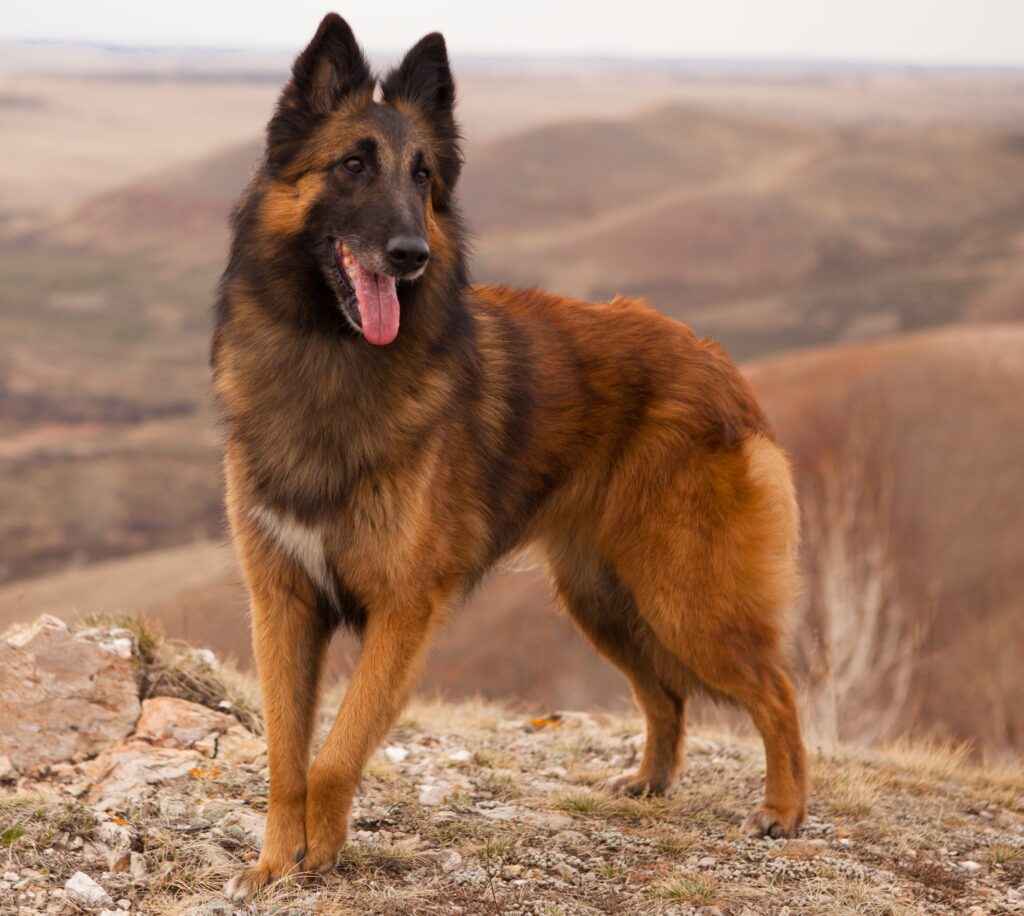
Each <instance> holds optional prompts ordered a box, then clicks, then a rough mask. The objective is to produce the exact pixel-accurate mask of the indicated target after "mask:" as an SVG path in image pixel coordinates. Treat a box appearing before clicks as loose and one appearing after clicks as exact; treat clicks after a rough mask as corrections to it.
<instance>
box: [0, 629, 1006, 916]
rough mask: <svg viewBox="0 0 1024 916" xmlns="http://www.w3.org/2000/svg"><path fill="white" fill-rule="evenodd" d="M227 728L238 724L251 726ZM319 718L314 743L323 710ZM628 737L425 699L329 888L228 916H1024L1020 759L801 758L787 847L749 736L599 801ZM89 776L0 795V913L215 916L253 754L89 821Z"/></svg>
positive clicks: (191, 674) (692, 744)
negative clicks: (798, 804)
mask: <svg viewBox="0 0 1024 916" xmlns="http://www.w3.org/2000/svg"><path fill="white" fill-rule="evenodd" d="M138 635H139V639H140V645H141V648H142V658H143V667H144V669H145V670H144V680H145V682H146V683H147V684H149V685H150V689H154V690H158V689H159V685H160V684H173V685H175V693H176V695H180V696H183V697H185V698H188V699H191V700H193V701H197V702H203V703H206V704H208V705H210V706H213V707H217V706H218V704H220V703H221V702H222V701H223V700H225V699H229V700H230V702H232V703H233V704H235V708H236V709H239V708H241V709H250V707H247V706H246V703H248V699H247V697H248V695H249V694H248V688H247V687H246V685H245V683H244V681H243V680H241V679H240V678H239V676H238V675H236V674H230V673H229V674H228V676H227V680H226V681H225V679H224V675H223V673H217V671H216V670H215V669H214V668H213V667H211V666H210V664H209V661H210V660H209V659H208V658H207V657H205V656H203V655H202V654H201V653H199V654H198V655H197V653H196V652H194V651H192V650H189V649H187V647H183V646H170V645H168V644H166V643H163V642H161V641H160V640H159V639H156V638H154V637H153V635H152V634H151V633H150V632H149V631H147V630H145V629H141V630H138ZM219 670H220V671H221V672H223V669H219ZM329 706H330V703H328V707H329ZM246 721H248V722H249V723H250V724H254V723H253V720H252V719H251V713H246ZM321 722H322V725H323V727H324V728H326V726H327V724H328V722H329V709H325V710H324V713H323V715H322V717H321ZM641 740H642V736H641V733H640V724H639V723H638V722H637V721H636V720H634V719H629V718H622V717H612V716H597V717H592V716H589V715H585V714H582V713H564V714H562V715H560V716H558V715H553V716H546V717H543V718H539V719H531V718H529V717H527V716H522V715H516V714H513V713H511V712H509V711H508V710H507V709H505V708H502V707H499V706H494V705H490V704H486V703H482V702H474V703H463V704H444V703H439V702H423V701H420V702H418V703H416V704H414V705H413V706H412V707H411V708H410V710H409V711H408V712H407V714H406V715H405V716H404V717H403V719H402V720H401V722H400V723H399V725H398V726H397V727H396V728H395V730H394V731H393V732H392V734H391V735H390V737H389V738H388V740H387V742H386V743H385V747H384V749H383V750H382V752H381V753H379V754H378V755H377V756H376V757H375V758H374V759H373V761H372V764H371V766H370V767H369V770H368V772H367V774H366V777H365V778H364V780H363V784H362V788H361V792H360V795H359V798H358V801H357V804H356V808H355V811H354V813H353V817H352V836H351V842H350V844H349V846H348V847H347V848H346V849H345V851H344V853H343V855H342V857H341V860H340V862H339V866H338V869H337V871H336V873H335V874H333V875H332V876H330V877H329V878H328V879H327V880H326V881H324V880H320V879H312V878H306V877H304V876H296V877H295V878H293V879H288V880H284V881H281V882H279V883H278V884H276V885H274V886H273V887H271V888H269V889H268V890H266V891H265V892H263V893H262V894H261V895H260V897H259V898H258V899H257V900H255V901H254V902H253V903H252V904H251V905H249V906H247V907H245V908H243V910H242V912H248V913H285V912H287V913H293V914H299V913H313V912H324V913H378V914H388V916H391V914H402V913H407V914H460V913H461V914H488V913H493V914H508V916H511V914H554V913H565V914H570V913H580V914H583V913H617V914H629V913H638V914H639V913H645V914H646V913H650V914H655V913H665V914H669V913H675V914H684V913H705V914H715V913H720V914H725V913H732V914H748V916H749V914H759V913H766V914H767V913H772V914H777V913H790V914H793V916H796V914H812V913H834V914H844V913H848V914H851V916H852V914H855V913H856V914H864V913H873V914H879V916H882V914H889V916H902V914H908V916H909V914H926V913H928V914H933V913H934V914H938V913H964V912H972V913H1003V912H1007V913H1008V912H1015V911H1017V910H1019V909H1021V908H1024V896H1022V894H1024V772H1022V771H1021V770H1020V768H1019V767H1016V768H1010V769H1006V768H1003V769H1000V768H991V767H982V766H978V765H976V764H971V763H969V762H968V761H967V759H966V757H965V755H964V754H963V753H962V751H961V750H960V749H958V748H953V747H937V746H927V745H920V744H914V745H911V744H904V745H901V746H893V747H889V748H886V749H885V750H883V751H880V752H878V753H870V754H869V753H866V752H855V751H850V750H845V749H841V748H834V749H831V750H827V751H826V750H820V749H819V750H818V751H817V752H816V753H815V754H814V756H813V760H814V773H815V789H814V793H813V796H812V802H811V809H810V818H809V821H808V824H807V826H806V828H805V830H804V831H803V833H802V834H801V836H800V837H799V838H797V839H795V840H791V841H771V840H754V839H749V838H747V837H745V836H744V834H743V833H742V831H741V830H740V823H741V821H742V819H743V817H744V815H745V814H746V812H747V810H748V809H749V808H751V807H752V806H753V805H755V804H756V802H757V800H758V798H759V793H760V791H761V780H762V777H763V772H762V767H763V764H762V758H761V754H760V750H759V749H758V748H757V747H756V746H755V745H753V744H751V743H748V742H747V741H744V740H741V739H738V738H737V737H736V736H735V735H730V734H726V733H722V732H714V731H707V730H698V731H697V733H696V734H693V735H691V737H690V739H689V745H688V751H689V759H688V763H687V767H686V771H685V774H684V776H683V777H682V779H681V781H680V782H679V784H678V785H677V786H676V787H675V788H674V789H673V790H672V792H671V793H670V795H669V796H668V797H667V798H665V799H661V798H642V799H621V798H616V797H613V796H611V795H609V794H608V793H607V792H606V791H605V790H604V788H603V785H604V783H605V781H606V780H607V779H608V778H610V777H612V776H615V775H617V774H618V773H620V772H621V770H623V769H625V768H628V767H629V766H631V765H633V764H635V763H636V759H637V756H638V752H639V748H640V745H641ZM87 768H88V763H85V764H81V765H79V766H75V767H73V766H60V767H55V768H54V770H53V771H52V772H51V773H50V774H49V775H48V776H47V777H45V778H43V779H41V780H39V781H32V780H28V779H24V780H22V781H21V782H20V783H19V784H18V785H16V786H14V785H8V786H6V787H4V788H2V789H0V911H3V912H5V913H8V912H10V913H41V912H50V913H72V912H82V911H83V908H82V907H81V906H80V905H78V904H73V903H72V902H71V901H70V899H69V898H68V897H67V895H66V894H65V893H64V892H63V888H64V886H65V883H66V882H67V881H68V879H69V878H71V876H72V875H73V874H75V873H76V872H79V871H82V872H84V873H86V874H87V875H89V876H90V877H91V878H92V879H94V880H95V881H97V882H98V883H99V885H100V886H101V887H102V888H103V890H105V891H106V892H107V894H108V895H109V898H110V901H117V905H118V906H120V907H130V909H131V911H133V912H142V913H147V914H149V913H152V914H159V913H194V914H197V916H198V914H203V916H213V914H225V916H226V914H228V913H230V912H232V908H231V907H230V906H229V905H228V904H227V903H226V902H225V901H224V900H223V898H222V897H221V896H220V889H221V888H222V886H223V884H224V882H225V881H226V879H227V878H228V877H229V876H230V875H231V873H232V871H233V870H234V869H236V868H237V867H238V866H239V865H241V864H243V863H245V862H246V861H249V860H251V859H252V857H253V856H254V855H255V854H256V852H257V850H258V847H259V840H260V835H261V832H262V820H263V813H264V812H265V810H266V798H267V788H268V786H267V771H266V767H265V758H264V759H257V760H256V761H255V762H253V763H247V764H232V763H227V762H224V761H220V760H211V761H209V765H208V766H207V765H204V766H201V767H197V768H195V769H193V770H191V771H190V772H189V773H188V774H186V775H183V776H181V777H179V778H175V779H169V780H165V781H163V782H160V783H159V784H156V785H153V786H149V787H147V788H146V790H144V791H143V792H141V794H137V795H136V796H134V799H133V800H127V799H126V800H124V801H123V802H121V803H117V802H114V803H110V802H109V801H108V804H107V805H106V806H105V808H104V809H103V810H97V809H93V808H91V807H90V806H89V804H88V803H87V800H86V797H85V796H86V791H85V789H83V786H82V782H81V780H82V772H83V769H86V770H87ZM111 849H113V850H114V851H115V852H114V854H113V856H111ZM118 850H120V851H118ZM111 862H117V863H118V864H115V865H113V867H112V866H111ZM108 905H109V906H114V905H115V904H114V903H113V902H110V903H109V904H108ZM787 908H788V909H787ZM972 908H975V909H972ZM84 909H88V907H86V908H84ZM96 909H99V905H97V906H96Z"/></svg>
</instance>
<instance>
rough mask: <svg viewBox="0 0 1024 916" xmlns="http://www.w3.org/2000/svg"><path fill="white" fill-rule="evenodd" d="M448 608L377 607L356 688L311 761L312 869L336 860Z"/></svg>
mask: <svg viewBox="0 0 1024 916" xmlns="http://www.w3.org/2000/svg"><path fill="white" fill-rule="evenodd" d="M442 610H443V604H442V602H440V601H435V600H427V599H424V598H422V596H421V598H420V600H418V601H412V602H409V603H403V606H399V605H398V604H397V603H396V604H393V605H389V606H378V607H375V608H374V607H371V609H370V612H369V615H368V619H367V624H366V632H365V633H364V636H363V646H362V649H361V651H360V653H359V659H358V661H357V662H356V666H355V670H354V671H353V672H352V680H351V681H350V682H349V686H348V692H347V693H346V694H345V699H344V700H343V701H342V704H341V708H340V709H339V710H338V716H337V718H336V719H335V720H334V725H333V726H332V728H331V731H330V734H329V735H328V736H327V740H326V741H325V742H324V745H323V747H322V748H321V749H320V753H319V754H317V756H316V759H315V760H314V761H313V766H312V768H311V769H310V773H309V789H308V792H307V796H306V859H305V862H304V863H303V868H304V869H306V870H310V871H320V872H327V871H330V870H331V869H332V868H334V866H335V864H336V862H337V856H338V851H339V850H340V849H341V847H342V846H343V845H344V843H345V839H346V836H347V833H348V816H349V809H350V808H351V806H352V797H353V795H354V794H355V790H356V786H357V784H358V783H359V779H360V777H361V776H362V772H363V767H364V766H365V765H366V761H367V760H368V759H369V757H370V755H371V754H372V753H373V751H374V750H375V749H376V748H377V745H378V744H380V742H381V741H382V740H383V738H384V736H385V735H386V734H387V733H388V731H389V730H390V729H391V726H392V725H393V724H394V722H395V719H396V718H397V717H398V714H399V712H401V709H402V707H403V706H404V705H405V701H406V700H407V699H408V696H409V694H410V692H411V691H412V688H413V687H414V686H415V681H416V676H417V675H418V673H419V669H420V666H421V665H422V662H423V658H424V656H425V654H426V649H427V646H428V642H429V636H430V633H431V631H432V630H433V628H434V626H435V625H436V623H437V622H438V620H439V619H440V617H441V614H442Z"/></svg>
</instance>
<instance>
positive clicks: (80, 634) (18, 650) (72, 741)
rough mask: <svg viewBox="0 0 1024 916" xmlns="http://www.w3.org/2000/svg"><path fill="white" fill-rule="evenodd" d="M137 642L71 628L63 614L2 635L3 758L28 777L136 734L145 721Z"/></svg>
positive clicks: (120, 634) (118, 633)
mask: <svg viewBox="0 0 1024 916" xmlns="http://www.w3.org/2000/svg"><path fill="white" fill-rule="evenodd" d="M134 645H135V643H134V639H133V637H132V634H131V633H130V632H129V631H128V630H125V629H122V628H119V627H113V628H109V629H80V630H71V628H69V627H68V626H67V625H66V624H65V623H63V622H62V621H60V620H58V619H57V618H56V617H51V616H49V615H44V616H43V617H40V618H39V619H38V620H36V621H35V623H32V624H23V625H17V626H14V627H12V628H11V629H9V630H8V631H7V632H6V633H5V634H4V636H3V637H2V638H0V759H4V758H6V761H7V762H8V763H9V765H10V767H11V768H12V769H13V770H14V771H16V772H18V773H22V774H33V773H37V772H39V771H41V770H43V769H45V768H46V767H47V766H49V765H50V764H54V763H59V762H61V761H66V760H83V759H85V758H86V757H90V756H92V755H93V754H95V753H97V752H98V751H100V750H102V749H103V748H105V747H107V746H109V745H110V744H112V743H114V742H116V741H118V740H119V739H121V738H124V737H125V735H128V734H130V733H131V730H132V727H133V726H134V725H135V720H136V719H137V718H138V716H139V709H140V706H139V688H138V683H137V681H136V675H135V670H136V660H135V657H134Z"/></svg>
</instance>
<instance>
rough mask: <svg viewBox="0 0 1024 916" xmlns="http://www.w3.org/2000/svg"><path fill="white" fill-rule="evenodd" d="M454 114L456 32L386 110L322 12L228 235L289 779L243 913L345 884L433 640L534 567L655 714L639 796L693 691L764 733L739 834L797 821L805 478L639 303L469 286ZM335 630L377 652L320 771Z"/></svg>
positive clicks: (255, 580)
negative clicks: (795, 600)
mask: <svg viewBox="0 0 1024 916" xmlns="http://www.w3.org/2000/svg"><path fill="white" fill-rule="evenodd" d="M378 89H379V97H378V96H377V92H378ZM454 106H455V85H454V82H453V79H452V74H451V68H450V65H449V61H448V55H447V51H446V48H445V42H444V39H443V37H442V36H441V35H439V34H436V33H435V34H431V35H428V36H426V37H425V38H423V39H422V40H421V41H420V42H419V43H418V44H416V45H415V46H414V47H413V48H412V49H411V50H410V51H409V52H408V53H407V54H406V55H405V57H404V59H403V60H402V62H401V63H400V64H399V65H398V66H397V67H396V68H395V69H393V70H391V71H390V72H389V73H387V74H386V75H385V76H384V77H383V79H382V80H380V82H379V87H378V80H377V78H376V77H375V76H374V74H373V73H372V72H371V70H370V67H369V65H368V63H367V61H366V58H365V57H364V55H363V52H362V51H361V49H360V47H359V45H358V44H357V43H356V40H355V38H354V36H353V34H352V31H351V29H350V28H349V26H348V25H347V23H346V22H345V21H344V20H343V19H342V18H341V17H339V16H337V15H336V14H333V13H332V14H329V15H328V16H326V17H325V18H324V20H323V21H322V22H321V24H320V27H319V29H318V30H317V32H316V35H315V36H314V38H313V40H312V41H311V42H310V44H309V46H308V47H307V48H306V49H305V50H304V51H303V52H302V53H301V54H300V55H299V57H298V58H297V59H296V61H295V64H294V68H293V71H292V73H291V76H290V79H289V81H288V83H287V85H286V86H285V88H284V90H283V92H282V94H281V97H280V100H279V102H278V104H277V108H276V110H275V112H274V114H273V116H272V118H271V119H270V122H269V124H268V126H267V135H266V150H265V155H264V158H263V160H262V162H261V163H260V164H259V166H258V168H257V169H256V170H255V172H254V174H253V177H252V179H251V181H250V183H249V186H248V188H247V190H246V191H245V193H244V194H243V196H242V199H241V200H240V202H239V204H238V206H237V207H236V209H235V212H234V215H233V217H232V226H233V240H232V244H231V250H230V257H229V260H228V265H227V268H226V270H225V272H224V275H223V279H222V282H221V288H220V295H219V298H218V303H217V306H216V329H215V332H214V336H213V344H212V366H213V379H214V381H213V386H214V393H215V398H216V400H217V402H218V404H219V411H220V414H221V417H222V422H223V426H224V440H225V442H224V475H225V487H226V506H227V515H228V520H229V523H230V527H231V532H232V535H233V539H234V543H235V545H236V550H237V553H238V556H239V558H240V562H241V565H242V568H243V571H244V575H245V579H246V584H247V586H248V590H249V594H250V614H251V623H252V637H253V646H254V651H255V657H256V661H257V667H258V671H259V678H260V685H261V690H262V694H263V703H264V711H265V718H266V729H267V738H268V755H269V765H270V797H269V811H268V815H267V825H266V838H265V841H264V845H263V849H262V851H261V853H260V856H259V859H258V861H257V862H256V864H255V865H253V866H250V867H249V868H247V869H246V870H244V871H243V872H241V873H240V874H238V875H237V876H235V877H234V878H233V879H232V881H231V883H230V884H229V886H228V889H227V893H228V895H229V897H231V898H232V899H235V900H241V899H244V898H246V897H247V896H249V895H250V894H252V893H253V892H254V891H255V890H257V889H258V888H259V887H261V886H262V885H264V884H265V883H267V882H268V881H271V880H273V879H276V878H278V877H280V876H282V875H286V874H289V873H292V872H296V871H302V872H321V873H323V872H328V871H330V870H331V869H332V868H333V867H334V866H335V864H336V860H337V856H338V853H339V850H340V848H341V847H342V846H343V844H344V843H345V840H346V832H347V821H348V814H349V810H350V806H351V804H352V799H353V794H354V793H355V791H356V786H357V784H358V782H359V780H360V776H361V773H362V771H363V767H364V766H365V764H366V762H367V760H368V758H369V757H370V755H371V754H372V753H373V752H374V750H375V749H376V748H377V746H378V744H379V743H380V742H381V740H382V739H383V738H384V736H385V735H386V734H387V732H388V730H389V729H390V728H391V726H392V725H393V723H394V722H395V719H396V717H397V716H398V714H399V712H400V710H401V709H402V706H403V704H404V703H405V702H406V700H407V698H408V696H409V694H410V692H411V691H412V689H413V687H414V685H415V681H416V677H417V673H418V670H419V669H420V666H421V663H422V661H423V658H424V654H425V652H426V651H427V647H428V644H429V642H430V639H431V635H432V634H433V632H434V631H435V630H436V629H437V627H438V624H439V623H441V621H442V620H443V619H444V618H445V616H446V613H447V612H448V611H449V609H450V608H452V607H453V606H455V605H458V604H459V603H460V601H462V600H463V599H464V598H465V597H466V595H467V594H468V593H469V592H470V591H471V590H472V589H473V587H474V585H475V584H476V583H477V582H479V580H480V579H481V577H482V576H483V575H484V574H485V572H486V571H487V570H488V569H489V568H491V567H492V566H493V565H494V564H495V563H496V562H497V561H498V560H499V559H501V558H502V557H504V556H506V555H508V554H509V553H510V552H511V551H513V550H515V549H517V548H519V547H521V546H522V545H525V544H534V545H536V546H537V547H539V548H540V549H541V550H542V551H543V552H544V554H545V555H546V558H547V561H548V564H549V566H550V569H551V574H552V579H553V582H554V584H555V587H556V590H557V593H558V595H559V597H560V600H561V602H562V604H563V605H564V607H565V610H566V611H567V612H568V614H569V615H570V617H571V618H572V620H573V621H574V622H575V623H576V625H577V626H578V627H579V629H580V630H581V631H582V632H583V634H584V635H585V636H586V637H587V638H588V639H589V640H590V641H591V642H592V643H593V645H594V647H595V648H596V649H597V650H598V651H599V652H600V653H601V654H602V655H604V656H605V658H607V659H608V660H609V661H610V662H611V663H612V664H614V665H615V666H617V667H618V669H619V670H620V671H622V673H623V674H624V675H625V676H626V677H627V678H628V679H629V681H630V684H631V686H632V688H633V692H634V694H635V697H636V700H637V703H638V704H639V706H640V708H641V709H642V711H643V714H644V716H645V720H646V728H647V731H646V745H645V749H644V753H643V757H642V760H641V762H640V765H639V768H638V769H637V771H636V772H635V773H633V774H630V775H627V776H624V777H623V778H622V779H620V780H618V781H617V783H616V784H615V786H614V787H615V788H616V789H617V790H618V791H621V792H624V793H630V794H644V793H659V792H665V791H666V790H667V789H668V788H669V787H670V786H671V784H672V782H673V779H674V778H675V777H676V775H677V773H678V771H679V768H680V765H681V760H682V745H683V735H684V719H685V711H686V703H687V699H688V698H689V697H690V696H691V695H693V694H694V693H695V692H700V693H704V694H708V695H710V696H712V697H714V698H717V699H724V700H727V701H732V702H735V703H738V704H740V705H741V706H743V707H745V708H746V709H747V710H748V712H749V714H750V715H751V717H752V719H753V721H754V723H755V724H756V726H757V728H758V729H759V731H760V733H761V735H762V736H763V739H764V747H765V754H766V761H767V767H766V791H765V798H764V802H763V804H762V805H761V806H760V807H759V808H758V809H757V810H756V811H755V812H754V813H753V814H752V815H751V818H750V820H749V822H748V823H749V826H750V829H751V830H752V831H754V832H756V833H760V834H765V835H771V836H791V835H792V834H793V833H794V832H795V831H796V830H797V829H798V827H799V825H800V823H801V822H802V820H803V819H804V816H805V806H806V796H807V764H806V759H805V752H804V747H803V742H802V739H801V734H800V724H799V717H798V712H797V704H796V701H795V692H794V688H793V686H792V683H791V681H790V679H789V678H788V676H787V674H786V673H785V670H784V666H783V662H782V657H783V642H784V640H783V631H784V623H785V618H786V611H787V607H788V605H789V604H790V603H791V600H792V597H793V592H794V588H795V587H796V559H797V538H798V515H797V508H796V501H795V497H794V488H793V482H792V477H791V473H790V469H789V466H788V462H787V459H786V457H785V455H784V454H783V452H782V451H781V450H780V449H779V447H778V446H777V445H776V444H775V442H774V440H773V434H772V430H771V428H770V426H769V424H768V422H767V421H766V419H765V417H764V415H763V413H762V411H761V409H760V408H759V406H758V404H757V402H756V400H755V398H754V395H753V393H752V391H751V389H750V387H749V386H748V384H747V382H746V381H745V380H744V379H743V377H742V376H741V375H740V373H739V372H738V371H737V369H736V368H735V366H734V365H733V364H732V362H730V360H729V358H728V357H727V355H726V354H725V352H724V351H723V350H721V349H720V348H719V347H717V346H716V345H714V344H713V343H710V342H707V341H701V340H699V339H698V338H697V337H696V336H695V335H694V334H693V333H692V332H691V331H690V330H689V329H688V328H687V327H685V326H684V325H682V324H680V323H678V322H675V321H672V320H670V319H668V318H666V317H664V316H662V315H660V314H658V313H657V312H656V311H654V310H653V309H651V308H649V307H648V306H647V305H646V304H645V303H643V302H641V301H637V300H633V299H629V298H625V297H621V296H620V297H616V298H614V299H612V300H611V301H610V302H603V303H590V302H582V301H577V300H573V299H569V298H565V297H562V296H556V295H551V294H548V293H544V292H540V291H537V290H516V289H509V288H506V287H499V286H473V285H471V284H470V282H469V274H468V270H467V256H466V244H465V241H464V231H463V227H462V223H461V219H460V214H459V210H458V207H457V205H456V199H455V191H456V186H457V182H458V178H459V172H460V169H461V166H462V155H461V152H460V144H459V129H458V126H457V123H456V120H455V114H454ZM343 626H344V627H349V628H352V629H353V630H354V631H356V632H357V633H358V634H359V635H360V637H361V640H362V647H361V650H360V655H359V658H358V660H357V662H356V665H355V669H354V671H353V673H352V677H351V681H350V682H349V685H348V690H347V694H346V696H345V698H344V700H343V702H342V703H341V706H340V709H339V711H338V714H337V719H336V721H335V722H334V726H333V728H332V729H331V731H330V733H329V735H328V736H327V738H326V740H325V742H324V744H323V746H322V748H321V749H320V751H319V753H318V754H317V755H316V758H315V759H314V760H313V761H312V764H310V745H311V733H312V729H313V719H314V710H315V707H316V703H317V695H318V685H319V681H320V675H321V669H322V667H323V660H324V653H325V649H326V647H327V645H328V642H329V641H330V638H331V635H332V633H333V632H334V631H335V630H336V629H338V628H339V627H343Z"/></svg>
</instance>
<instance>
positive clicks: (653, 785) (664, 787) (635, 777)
mask: <svg viewBox="0 0 1024 916" xmlns="http://www.w3.org/2000/svg"><path fill="white" fill-rule="evenodd" d="M607 787H608V791H610V792H612V793H614V794H615V795H628V796H631V797H633V798H642V797H645V796H648V795H664V794H665V793H666V792H667V791H668V780H666V779H651V778H650V777H648V776H645V775H644V774H643V773H627V774H626V775H625V776H619V777H618V778H617V779H612V780H610V781H609V782H608V783H607Z"/></svg>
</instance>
